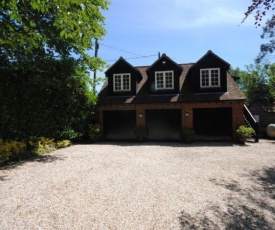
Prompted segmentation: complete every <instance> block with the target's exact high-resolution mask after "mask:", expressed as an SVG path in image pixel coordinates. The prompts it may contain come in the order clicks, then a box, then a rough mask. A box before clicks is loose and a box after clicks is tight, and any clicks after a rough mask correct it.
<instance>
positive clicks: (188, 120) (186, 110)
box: [98, 101, 244, 140]
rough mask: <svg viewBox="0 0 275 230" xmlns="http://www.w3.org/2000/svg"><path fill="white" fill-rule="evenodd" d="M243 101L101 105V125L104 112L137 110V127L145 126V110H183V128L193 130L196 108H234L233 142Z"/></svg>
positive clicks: (241, 118)
mask: <svg viewBox="0 0 275 230" xmlns="http://www.w3.org/2000/svg"><path fill="white" fill-rule="evenodd" d="M243 106H244V102H243V101H225V102H200V103H170V104H138V105H135V104H121V105H101V106H99V108H98V111H99V123H101V124H103V111H107V110H136V122H137V126H145V125H146V124H145V110H147V109H181V126H182V127H183V128H184V127H185V128H193V109H194V108H224V107H227V108H228V107H231V108H232V133H233V140H236V135H235V130H236V129H237V127H238V126H239V125H241V124H244V120H243Z"/></svg>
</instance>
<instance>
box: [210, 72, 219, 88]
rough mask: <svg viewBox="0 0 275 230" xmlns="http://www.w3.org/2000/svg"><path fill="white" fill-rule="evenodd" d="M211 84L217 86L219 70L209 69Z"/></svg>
mask: <svg viewBox="0 0 275 230" xmlns="http://www.w3.org/2000/svg"><path fill="white" fill-rule="evenodd" d="M211 85H212V86H219V71H218V70H217V69H215V70H211Z"/></svg>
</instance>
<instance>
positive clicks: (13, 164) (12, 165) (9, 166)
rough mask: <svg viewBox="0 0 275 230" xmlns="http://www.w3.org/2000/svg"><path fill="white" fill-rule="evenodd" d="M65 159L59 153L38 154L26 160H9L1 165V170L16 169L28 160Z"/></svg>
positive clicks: (49, 160) (46, 161)
mask: <svg viewBox="0 0 275 230" xmlns="http://www.w3.org/2000/svg"><path fill="white" fill-rule="evenodd" d="M64 159H65V157H63V156H58V155H38V156H33V157H31V158H29V159H26V160H21V161H15V162H9V163H8V164H7V165H4V166H2V167H0V170H9V169H14V168H17V167H19V166H22V165H24V164H25V163H27V162H39V163H52V162H54V161H60V160H64ZM0 180H1V178H0Z"/></svg>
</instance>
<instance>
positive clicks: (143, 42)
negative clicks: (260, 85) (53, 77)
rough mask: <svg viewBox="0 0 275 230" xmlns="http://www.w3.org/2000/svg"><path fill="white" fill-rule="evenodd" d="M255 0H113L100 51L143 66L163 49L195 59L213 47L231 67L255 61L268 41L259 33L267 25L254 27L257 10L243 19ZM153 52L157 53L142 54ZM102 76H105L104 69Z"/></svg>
mask: <svg viewBox="0 0 275 230" xmlns="http://www.w3.org/2000/svg"><path fill="white" fill-rule="evenodd" d="M250 3H251V0H158V1H156V0H135V1H127V0H113V1H112V2H111V4H110V6H109V10H108V11H106V12H104V13H103V14H104V16H105V18H106V26H105V28H106V31H107V34H106V36H105V37H104V38H103V40H101V41H99V43H100V48H99V52H98V56H99V57H101V58H102V59H103V60H105V61H107V63H108V64H109V65H112V64H113V63H114V62H115V60H117V59H118V58H119V57H120V56H122V57H124V58H125V59H126V60H127V61H129V62H130V63H131V64H132V65H133V66H140V65H151V64H152V63H153V62H154V61H155V60H156V59H157V54H158V52H160V53H161V54H162V53H166V54H167V55H168V56H169V57H170V58H172V59H173V60H174V61H176V62H177V63H190V62H196V61H197V60H198V59H200V58H201V57H202V56H203V55H204V54H205V53H206V52H207V51H208V50H212V51H213V52H214V53H216V54H217V55H219V56H220V57H221V58H223V59H224V60H225V61H227V62H228V63H230V64H231V66H232V67H234V68H235V67H240V68H241V69H244V68H245V65H249V64H252V63H253V62H254V59H255V58H256V56H257V54H258V53H259V47H260V44H262V43H263V42H264V40H263V39H261V38H260V35H261V33H262V29H261V28H255V26H254V18H253V16H250V17H249V18H248V19H247V20H246V21H245V22H244V23H241V22H242V19H243V18H244V12H245V11H246V10H247V7H248V5H249V4H250ZM270 14H271V13H270V12H269V14H268V16H270ZM111 47H112V48H111ZM124 51H127V52H124ZM90 54H91V55H93V54H94V51H93V50H92V51H91V52H90ZM150 55H154V56H151V57H147V58H140V57H141V56H150ZM98 76H101V77H104V72H99V73H98ZM98 88H100V86H99V87H98Z"/></svg>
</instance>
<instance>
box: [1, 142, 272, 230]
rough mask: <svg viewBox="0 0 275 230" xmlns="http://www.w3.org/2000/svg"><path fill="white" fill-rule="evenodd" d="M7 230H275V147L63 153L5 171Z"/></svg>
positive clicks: (126, 147) (76, 149)
mask: <svg viewBox="0 0 275 230" xmlns="http://www.w3.org/2000/svg"><path fill="white" fill-rule="evenodd" d="M0 229H275V141H266V140H261V141H260V142H259V143H248V144H247V146H238V145H233V144H229V143H218V144H217V143H216V144H215V143H210V144H209V143H197V144H194V145H183V144H179V143H145V144H141V145H139V144H131V143H124V144H123V143H122V144H117V143H104V144H99V145H75V146H72V147H70V148H66V149H62V150H58V151H55V152H53V153H51V154H49V155H46V156H44V157H41V158H38V159H36V160H34V161H32V162H24V163H21V164H17V165H14V166H13V167H9V168H4V169H2V170H0Z"/></svg>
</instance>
